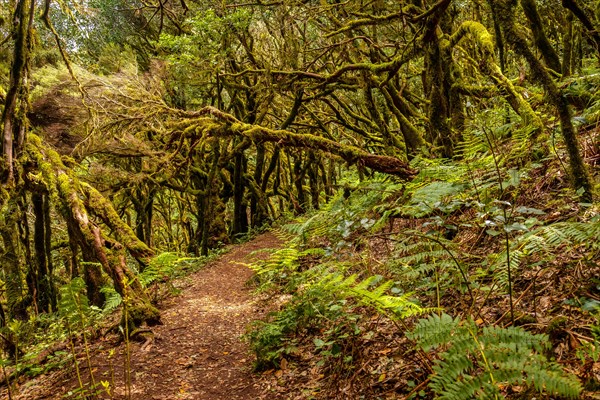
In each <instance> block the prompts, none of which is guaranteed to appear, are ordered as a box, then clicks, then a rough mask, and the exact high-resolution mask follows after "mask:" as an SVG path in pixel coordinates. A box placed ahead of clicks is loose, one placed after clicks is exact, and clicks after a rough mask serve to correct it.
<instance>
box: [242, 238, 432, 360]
mask: <svg viewBox="0 0 600 400" xmlns="http://www.w3.org/2000/svg"><path fill="white" fill-rule="evenodd" d="M319 255H320V256H323V251H322V250H320V249H307V250H304V251H299V250H297V249H296V248H293V247H289V248H284V249H281V250H279V251H276V252H274V253H273V254H272V255H271V257H270V258H269V259H267V260H265V261H259V262H258V263H255V264H253V265H251V266H250V267H251V268H252V269H253V270H254V271H256V273H257V275H258V277H259V279H260V280H261V281H262V282H263V285H267V284H277V285H279V286H280V287H282V288H285V289H286V290H288V291H291V292H292V293H293V295H292V297H291V299H290V300H289V302H288V303H286V304H285V306H284V308H283V309H282V310H281V311H279V312H276V313H274V314H272V315H271V317H270V320H269V321H267V322H264V321H259V322H257V323H255V324H254V327H253V329H252V331H251V332H250V333H249V334H248V338H249V340H250V342H251V346H252V348H253V350H254V352H255V353H256V357H257V362H256V368H257V369H264V368H268V367H272V366H277V364H278V362H279V359H280V358H281V357H282V356H283V355H285V354H290V353H293V351H294V344H293V343H294V342H293V339H292V338H290V337H289V335H290V334H292V333H298V331H299V330H311V329H312V328H314V327H317V326H319V325H320V324H321V323H323V322H324V321H335V324H334V327H332V328H331V329H330V330H329V331H328V332H329V334H328V338H327V340H323V339H319V341H317V342H315V344H316V346H317V350H318V351H320V352H321V353H322V355H327V356H336V357H337V356H338V355H340V354H341V353H340V352H338V351H337V350H335V349H337V348H339V347H338V344H336V343H337V341H339V340H345V339H347V338H348V337H349V336H348V335H350V334H352V335H358V334H359V333H360V331H359V330H358V328H357V327H356V321H357V317H356V316H353V315H354V314H353V313H352V312H351V309H352V307H351V304H352V301H354V302H356V303H358V304H362V305H366V306H369V307H373V308H374V309H376V310H377V311H378V312H380V313H382V314H384V315H387V316H389V317H391V318H394V319H401V318H408V317H411V316H414V315H421V314H423V313H425V312H428V311H430V309H426V308H422V307H420V306H419V305H418V304H416V303H415V302H414V300H413V299H412V294H410V293H405V294H394V295H392V294H390V293H391V292H392V291H394V290H395V289H394V288H393V286H394V282H392V281H386V280H384V279H383V277H382V276H380V275H376V276H371V277H368V278H366V279H363V280H360V279H359V275H358V274H352V275H350V276H347V277H345V275H344V273H343V272H342V271H344V270H345V265H344V264H342V263H340V262H337V261H330V262H325V263H318V264H317V265H315V266H313V267H312V268H309V269H307V270H304V271H301V270H300V267H301V264H302V258H303V257H307V256H312V257H314V256H319ZM396 292H397V291H396ZM342 326H343V327H345V328H342ZM349 326H353V327H354V328H351V329H350V330H349V331H348V329H346V328H347V327H349ZM349 332H353V333H349Z"/></svg>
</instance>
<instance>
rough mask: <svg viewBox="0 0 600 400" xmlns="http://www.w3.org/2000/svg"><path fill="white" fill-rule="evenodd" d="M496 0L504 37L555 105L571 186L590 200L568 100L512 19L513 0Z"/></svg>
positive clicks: (513, 17)
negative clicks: (565, 149) (567, 159)
mask: <svg viewBox="0 0 600 400" xmlns="http://www.w3.org/2000/svg"><path fill="white" fill-rule="evenodd" d="M492 1H493V2H494V3H495V4H496V7H497V8H496V9H497V11H498V18H499V21H500V23H501V25H502V29H503V32H504V35H505V38H506V40H507V41H508V42H509V43H510V44H511V45H512V46H513V48H514V49H515V51H516V52H517V53H518V54H520V55H521V56H522V57H523V58H525V60H526V61H527V63H528V64H529V67H530V68H531V71H532V73H533V75H534V78H535V79H536V80H538V81H539V82H540V83H541V84H542V85H543V87H544V89H545V90H546V92H547V95H548V98H549V100H550V102H551V103H552V104H553V105H554V107H555V108H556V110H557V112H558V115H559V118H560V125H561V131H562V135H563V139H564V141H565V145H566V148H567V153H568V154H569V169H570V171H569V173H570V176H571V184H572V186H573V188H574V189H575V190H580V189H582V190H583V194H582V195H581V200H582V201H584V202H589V203H591V202H592V199H593V193H592V184H591V181H590V177H589V175H588V172H587V169H586V166H585V164H584V162H583V158H582V156H581V152H580V149H579V143H578V140H577V131H576V129H575V127H574V126H573V122H572V113H571V109H570V108H569V104H568V100H567V99H566V97H565V96H564V95H563V93H562V91H561V90H560V89H559V87H558V85H557V84H556V82H555V81H554V80H553V78H552V76H551V75H550V73H549V72H548V71H547V69H546V67H545V66H544V64H543V63H542V62H541V61H540V60H539V59H538V58H537V57H536V55H535V54H534V53H533V52H532V51H531V49H530V48H529V46H528V45H527V40H526V39H525V37H524V36H523V34H522V33H521V32H520V30H519V28H518V27H517V23H516V21H515V15H514V14H515V8H516V7H517V0H492Z"/></svg>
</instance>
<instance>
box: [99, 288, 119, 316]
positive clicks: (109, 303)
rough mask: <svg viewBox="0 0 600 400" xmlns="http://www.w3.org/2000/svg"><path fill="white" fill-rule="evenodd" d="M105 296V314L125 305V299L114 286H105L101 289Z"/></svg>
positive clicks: (103, 307)
mask: <svg viewBox="0 0 600 400" xmlns="http://www.w3.org/2000/svg"><path fill="white" fill-rule="evenodd" d="M100 292H101V293H102V294H104V305H103V306H102V309H103V311H104V312H105V313H110V312H112V311H114V310H116V309H117V308H119V307H120V306H121V304H123V297H121V295H120V294H119V293H118V292H117V291H116V290H115V288H114V287H112V286H104V287H102V288H101V289H100Z"/></svg>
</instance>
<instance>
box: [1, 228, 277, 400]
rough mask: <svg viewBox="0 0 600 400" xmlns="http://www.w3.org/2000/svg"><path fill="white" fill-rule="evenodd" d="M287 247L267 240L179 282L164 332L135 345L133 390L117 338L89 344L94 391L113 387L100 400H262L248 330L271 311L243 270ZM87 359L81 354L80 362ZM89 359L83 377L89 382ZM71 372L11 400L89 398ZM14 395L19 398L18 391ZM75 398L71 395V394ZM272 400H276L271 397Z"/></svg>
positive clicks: (164, 306) (166, 307) (40, 381)
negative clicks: (246, 335) (105, 384)
mask: <svg viewBox="0 0 600 400" xmlns="http://www.w3.org/2000/svg"><path fill="white" fill-rule="evenodd" d="M278 246H281V240H279V239H278V238H277V237H276V236H275V235H274V234H273V233H265V234H262V235H260V236H258V237H256V238H255V239H253V240H251V241H249V242H247V243H244V244H240V245H236V246H233V247H232V248H231V250H230V251H229V252H228V253H227V254H225V255H224V256H222V257H220V258H219V259H217V260H216V261H215V262H212V263H210V264H208V265H207V266H206V267H204V268H203V269H201V270H200V271H197V272H195V273H193V274H192V275H189V276H187V277H185V278H183V279H180V280H178V281H177V282H175V285H176V286H177V288H178V289H180V290H181V292H180V293H179V295H177V296H171V297H169V298H167V299H165V300H164V301H163V302H162V303H161V304H160V308H161V311H162V313H161V315H162V325H159V326H155V327H152V333H153V336H151V338H152V339H151V340H148V341H146V342H145V343H138V342H132V343H131V344H130V346H129V349H130V360H131V361H130V376H131V384H130V385H127V384H126V381H127V379H126V374H125V371H126V368H125V367H124V366H125V365H126V362H125V360H126V359H127V356H126V353H127V346H126V345H125V344H124V343H122V342H121V343H118V339H117V337H116V336H117V335H114V336H113V337H105V338H104V339H101V340H98V341H96V342H94V343H93V344H91V345H90V346H89V347H90V352H91V353H92V354H91V366H92V370H93V371H94V379H95V382H96V383H99V382H100V381H104V382H108V383H109V384H110V386H109V391H110V395H109V394H108V393H107V391H106V390H105V389H103V388H102V386H101V385H98V386H100V388H99V389H98V390H96V395H95V397H90V398H97V399H108V398H112V399H122V398H128V393H127V392H128V390H129V391H130V394H131V396H130V398H131V399H144V400H163V399H164V400H171V399H203V400H222V399H228V400H242V399H260V398H261V397H262V398H264V397H263V396H267V395H266V394H263V393H264V392H265V388H263V387H261V385H263V384H262V383H261V382H262V381H261V380H260V379H257V376H256V374H255V373H253V372H252V364H253V360H254V356H253V355H252V354H251V353H250V350H249V348H248V344H247V343H246V342H245V341H244V340H243V338H242V335H243V334H244V333H245V332H246V328H247V326H248V324H249V323H250V322H252V321H254V320H257V319H260V318H261V317H263V316H264V315H265V314H266V310H265V309H264V307H263V306H262V304H261V301H260V299H259V298H257V296H252V293H251V291H252V289H251V288H250V287H248V285H247V282H248V280H249V279H250V277H251V276H252V271H251V270H250V269H249V268H248V267H246V266H244V265H243V263H249V262H251V261H253V260H256V259H257V258H260V257H264V256H266V255H268V253H269V252H268V250H269V249H274V248H277V247H278ZM82 357H83V354H82ZM86 364H87V362H86V360H85V358H82V359H81V360H80V371H81V376H82V379H83V380H84V381H85V382H89V381H90V377H89V375H90V374H89V371H88V368H87V365H86ZM78 387H79V384H78V379H77V376H76V371H75V369H74V367H73V366H69V367H66V368H64V369H61V370H59V371H55V372H52V373H50V374H47V375H43V376H40V377H38V378H36V379H34V380H32V381H29V382H27V383H25V384H22V385H21V387H20V388H19V389H18V391H17V393H13V397H14V398H15V399H18V400H24V399H27V400H29V399H35V400H38V399H39V400H41V399H64V398H83V397H82V396H81V393H77V388H78ZM13 392H14V390H13ZM70 393H71V394H70ZM268 398H269V399H274V398H276V397H273V395H272V394H270V395H268Z"/></svg>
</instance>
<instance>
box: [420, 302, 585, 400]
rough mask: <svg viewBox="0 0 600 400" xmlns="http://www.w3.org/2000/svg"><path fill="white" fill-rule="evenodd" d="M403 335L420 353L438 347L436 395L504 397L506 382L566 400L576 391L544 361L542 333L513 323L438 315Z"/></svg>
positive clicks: (577, 389) (433, 381)
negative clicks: (484, 322)
mask: <svg viewBox="0 0 600 400" xmlns="http://www.w3.org/2000/svg"><path fill="white" fill-rule="evenodd" d="M408 336H409V337H410V338H412V339H414V340H416V341H417V343H418V345H419V347H421V348H422V349H423V350H425V351H429V350H432V349H440V353H438V359H437V360H436V362H435V365H434V367H433V370H434V374H433V376H432V377H431V383H430V388H431V389H432V390H433V391H434V393H435V394H436V395H437V398H440V399H456V400H458V399H465V400H466V399H472V398H477V399H497V398H504V396H503V389H504V388H506V387H507V386H511V385H527V386H529V387H533V388H535V389H536V390H537V391H538V392H546V393H549V394H551V395H559V396H564V397H568V398H577V397H578V396H579V393H580V392H581V386H580V384H579V382H578V380H577V379H576V378H575V377H574V376H572V375H568V374H566V373H565V372H564V371H563V370H562V368H561V367H560V366H559V365H558V364H556V363H553V362H549V361H547V359H546V357H545V356H544V354H543V353H544V350H545V349H547V347H548V338H547V337H546V336H545V335H534V334H532V333H529V332H527V331H525V330H524V329H522V328H515V327H510V328H499V327H494V326H489V327H484V328H483V329H480V328H479V327H478V326H477V325H476V324H475V323H474V322H472V321H461V320H459V319H458V318H456V319H453V318H452V317H451V316H449V315H447V314H442V315H431V316H429V317H428V318H427V319H422V320H420V321H419V322H418V323H417V325H416V326H415V328H414V329H413V331H412V332H410V333H408Z"/></svg>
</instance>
